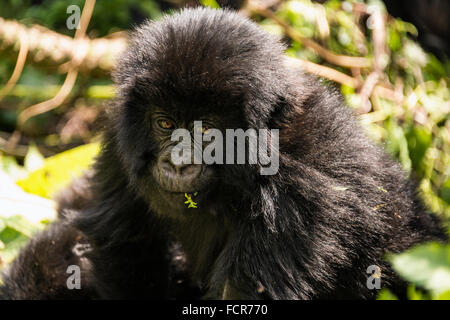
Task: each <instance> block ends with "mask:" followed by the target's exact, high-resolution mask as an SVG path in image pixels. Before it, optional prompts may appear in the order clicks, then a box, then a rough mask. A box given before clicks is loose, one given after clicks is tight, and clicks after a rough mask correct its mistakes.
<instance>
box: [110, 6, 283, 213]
mask: <svg viewBox="0 0 450 320" xmlns="http://www.w3.org/2000/svg"><path fill="white" fill-rule="evenodd" d="M283 49H284V48H283V46H282V45H281V44H280V43H279V42H278V41H277V39H275V38H274V37H272V36H270V35H268V34H267V33H265V32H264V31H262V30H261V29H260V28H259V27H258V26H257V25H256V24H254V23H253V22H250V21H248V20H246V19H242V17H240V16H239V15H238V14H236V13H233V12H223V11H216V10H210V9H194V10H193V9H191V10H184V11H183V13H181V14H180V13H179V14H175V15H174V16H170V17H165V18H164V19H162V20H161V21H159V22H149V23H147V24H144V25H143V26H141V27H140V28H138V29H137V30H136V31H135V32H134V34H133V36H132V39H131V44H130V47H129V49H128V51H127V52H126V54H125V55H124V56H123V57H122V59H121V60H120V64H119V67H118V69H117V71H116V73H115V77H114V78H115V81H116V84H117V86H118V89H119V101H118V105H117V108H116V109H115V110H114V111H112V113H113V116H114V117H117V118H116V120H115V124H116V127H115V130H117V139H118V147H119V149H120V151H121V152H120V153H121V155H122V161H123V166H124V168H126V169H127V171H128V174H129V177H130V179H131V181H132V183H131V184H132V185H135V186H137V190H138V191H139V193H140V194H141V195H142V196H143V197H145V198H146V199H148V201H149V202H150V203H151V204H152V206H153V208H155V209H156V211H157V212H158V213H162V212H167V213H169V214H173V213H174V210H175V211H176V212H178V211H180V210H181V211H183V212H184V213H183V214H189V213H192V212H193V211H194V210H187V209H188V208H187V206H186V205H185V204H184V202H185V201H186V196H185V194H189V195H192V196H193V194H194V192H195V194H196V197H195V200H196V201H197V202H198V204H199V208H201V209H206V211H208V212H213V211H214V208H211V207H212V206H214V205H215V204H217V201H208V199H209V200H211V198H212V197H228V196H230V195H229V194H228V192H227V190H228V189H229V188H231V186H233V185H234V186H236V187H239V188H240V189H243V188H242V187H243V185H242V180H245V179H247V180H248V179H250V180H252V179H253V178H250V175H249V173H250V172H252V173H254V172H258V171H257V169H256V168H249V167H248V166H245V168H246V170H247V172H246V171H243V170H241V169H242V168H227V166H218V165H205V164H179V165H175V164H174V162H173V161H172V160H171V151H172V148H173V147H174V145H176V144H177V142H174V141H171V134H172V133H173V130H174V129H180V128H183V129H187V130H189V131H190V132H192V131H193V126H194V121H202V125H203V128H202V129H201V130H202V131H203V133H204V132H205V131H206V130H208V129H210V128H214V129H218V130H221V131H222V132H223V133H224V134H223V136H225V131H224V130H225V129H235V128H242V129H243V130H244V131H245V130H247V129H248V128H254V129H261V128H268V127H269V121H270V120H271V119H272V118H273V114H274V112H275V111H279V107H280V106H281V104H282V103H286V101H284V100H283V99H285V98H286V97H287V94H286V93H287V88H288V84H289V77H287V74H288V72H286V70H285V67H284V66H283V61H282V52H283ZM192 133H193V132H192ZM240 167H243V166H240ZM230 170H231V171H233V170H241V171H242V175H238V178H239V179H238V180H239V181H237V180H235V179H229V177H230V175H229V174H230V173H229V171H230ZM234 176H236V175H234ZM248 182H250V181H247V183H248ZM236 187H234V190H233V194H239V192H238V193H236V192H237V189H235V188H236ZM249 191H250V190H248V189H247V190H246V189H243V190H242V191H241V192H249ZM219 194H220V195H219ZM222 203H223V202H222ZM195 214H198V212H195Z"/></svg>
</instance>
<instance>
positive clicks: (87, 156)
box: [17, 143, 99, 198]
mask: <svg viewBox="0 0 450 320" xmlns="http://www.w3.org/2000/svg"><path fill="white" fill-rule="evenodd" d="M98 151H99V144H98V143H92V144H87V145H83V146H80V147H77V148H74V149H71V150H68V151H65V152H62V153H60V154H57V155H55V156H52V157H50V158H47V159H45V163H44V165H43V166H42V168H40V169H38V170H36V171H34V172H32V173H31V174H30V175H29V176H28V177H27V178H25V179H23V180H20V181H18V182H17V185H19V186H20V187H21V188H22V189H23V190H25V191H26V192H29V193H32V194H36V195H39V196H42V197H46V198H50V197H51V196H52V195H54V194H55V193H56V192H58V191H59V190H60V189H61V188H64V187H65V186H67V185H68V184H69V183H70V182H71V181H72V179H73V178H76V177H79V176H80V175H82V173H83V171H84V170H86V169H87V168H89V166H90V165H91V163H92V161H93V158H94V157H95V156H96V155H97V153H98Z"/></svg>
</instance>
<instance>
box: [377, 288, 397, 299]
mask: <svg viewBox="0 0 450 320" xmlns="http://www.w3.org/2000/svg"><path fill="white" fill-rule="evenodd" d="M377 300H398V298H397V297H396V296H395V294H393V293H392V292H391V291H389V290H388V289H386V288H385V289H381V290H380V293H379V294H378V297H377Z"/></svg>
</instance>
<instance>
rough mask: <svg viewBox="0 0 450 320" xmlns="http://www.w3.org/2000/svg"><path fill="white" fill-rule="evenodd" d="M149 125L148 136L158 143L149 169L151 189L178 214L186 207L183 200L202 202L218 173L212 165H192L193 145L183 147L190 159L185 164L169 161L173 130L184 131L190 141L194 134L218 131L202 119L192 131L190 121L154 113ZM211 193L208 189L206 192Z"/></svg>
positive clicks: (171, 159)
mask: <svg viewBox="0 0 450 320" xmlns="http://www.w3.org/2000/svg"><path fill="white" fill-rule="evenodd" d="M148 117H149V122H150V123H151V133H150V135H151V136H152V137H153V139H154V140H156V141H157V143H158V152H157V155H156V157H155V161H154V163H153V164H152V165H151V166H150V171H151V177H152V178H153V180H154V181H155V182H156V184H155V186H157V187H156V188H155V189H157V190H158V193H159V194H160V196H161V197H162V198H163V200H165V202H166V203H167V204H169V206H172V207H173V208H175V209H178V210H182V209H183V208H186V207H188V205H185V201H187V197H191V199H192V198H194V197H196V199H194V200H198V199H199V198H200V199H204V198H205V196H206V195H207V193H208V188H209V187H210V186H212V185H213V184H214V182H215V181H217V180H218V179H215V178H217V177H218V174H219V173H218V172H217V170H216V168H215V167H213V166H212V165H206V164H204V163H198V164H196V163H194V161H193V160H194V159H193V155H194V148H193V146H194V142H193V141H192V140H193V139H191V140H190V141H189V142H191V144H190V145H189V146H187V148H188V149H189V150H190V153H191V155H192V156H191V157H190V159H188V160H190V161H188V162H187V163H177V162H176V161H174V159H173V157H172V152H173V149H174V147H175V146H176V145H177V144H178V141H173V139H172V138H171V137H172V134H173V132H174V130H179V129H185V130H187V132H188V134H189V136H190V137H194V130H199V131H200V133H201V134H203V133H205V132H207V131H208V130H210V128H218V127H219V125H217V124H215V123H214V121H213V120H210V119H205V118H203V120H202V123H203V124H204V125H203V126H202V127H201V128H197V127H194V121H190V120H187V119H179V118H177V117H176V116H174V115H172V114H169V113H166V112H164V111H161V110H158V111H155V112H149V115H148ZM209 189H211V188H209Z"/></svg>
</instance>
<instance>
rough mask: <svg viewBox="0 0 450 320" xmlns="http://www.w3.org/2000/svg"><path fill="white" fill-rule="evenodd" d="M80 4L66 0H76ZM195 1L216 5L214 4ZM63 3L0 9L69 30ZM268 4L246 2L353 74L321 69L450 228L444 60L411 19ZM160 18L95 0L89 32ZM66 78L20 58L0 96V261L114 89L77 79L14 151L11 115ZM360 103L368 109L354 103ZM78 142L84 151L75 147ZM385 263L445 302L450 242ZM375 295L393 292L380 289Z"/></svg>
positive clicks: (287, 36) (325, 63) (298, 52)
mask: <svg viewBox="0 0 450 320" xmlns="http://www.w3.org/2000/svg"><path fill="white" fill-rule="evenodd" d="M83 3H84V1H81V0H74V1H70V4H78V5H80V7H82V5H83ZM202 3H203V4H204V5H208V6H213V7H216V6H218V5H217V2H216V1H214V0H204V1H202ZM67 5H68V2H66V1H50V0H43V1H42V4H41V5H40V6H36V5H32V1H31V0H16V1H10V2H7V3H5V4H2V6H1V8H0V16H1V17H4V18H10V19H18V20H20V21H21V22H23V23H27V24H29V23H38V24H41V25H44V26H46V27H48V28H50V29H52V30H55V31H57V32H60V33H65V34H69V35H73V31H68V30H67V28H66V27H65V19H66V18H67V13H66V8H67ZM275 8H276V9H275V10H273V11H272V12H273V15H270V14H267V11H264V10H252V8H247V13H249V15H250V16H251V17H252V18H253V19H254V20H255V21H257V22H258V23H259V24H260V25H261V26H262V27H263V28H265V29H266V30H267V31H268V32H271V33H275V34H277V35H279V36H281V37H282V39H283V41H285V42H286V44H287V50H286V52H287V55H289V56H290V57H293V58H296V59H300V60H303V61H308V62H312V63H315V64H316V65H315V66H316V67H317V66H322V67H326V69H325V73H326V72H329V70H334V71H338V72H339V77H341V78H342V76H347V78H345V77H344V78H342V79H344V80H348V78H351V79H353V80H352V81H350V83H349V82H348V81H341V82H339V79H338V80H335V79H333V80H335V82H332V81H330V80H329V79H332V78H331V77H330V78H328V79H327V77H326V76H325V77H324V82H327V83H329V84H330V85H332V86H336V87H337V88H338V89H339V90H340V91H341V93H342V94H343V96H344V98H345V99H346V101H347V103H348V105H349V106H350V107H351V108H354V109H355V110H356V111H357V112H358V113H359V114H360V115H359V118H360V121H361V123H362V125H363V127H364V128H365V129H366V130H367V133H368V135H369V136H370V137H371V138H372V139H374V140H375V141H377V142H378V143H381V144H383V145H385V148H386V150H387V151H388V152H389V153H390V154H391V155H392V156H393V157H395V158H397V159H398V160H399V161H400V163H401V164H402V165H403V167H404V169H405V170H406V172H407V173H408V174H409V175H410V176H411V178H413V179H414V180H416V181H417V184H418V186H419V191H420V194H421V196H422V198H423V200H424V202H425V204H426V205H427V207H428V208H429V209H430V211H433V212H435V213H436V214H438V215H440V217H442V218H443V220H444V221H445V223H446V224H447V226H448V225H449V222H450V102H449V98H450V90H449V72H450V63H449V61H448V60H439V59H437V58H436V57H435V56H434V55H432V54H430V53H427V52H425V51H424V50H423V49H422V48H421V47H420V45H419V44H418V43H417V42H416V41H415V39H414V38H415V36H416V35H417V30H416V28H415V27H414V25H412V24H410V23H408V22H405V21H402V20H401V19H394V18H393V17H390V16H388V15H386V11H385V8H384V5H383V3H382V2H380V1H375V0H370V1H367V2H366V3H364V2H362V1H357V0H351V1H344V2H343V1H338V0H329V1H327V2H325V4H323V5H320V4H318V3H313V2H311V1H310V0H291V1H283V2H280V3H279V4H278V5H277V6H276V7H275ZM374 10H379V11H378V12H381V13H383V14H384V16H385V17H386V19H385V21H384V28H383V29H382V30H383V31H384V32H382V34H384V36H382V37H381V41H382V42H383V41H384V42H383V43H384V46H383V50H382V51H380V49H379V47H377V46H378V44H377V41H379V40H376V39H375V38H377V36H375V35H376V34H377V32H380V31H379V30H378V31H377V29H376V23H375V22H374V17H375V15H374V14H373V12H375V11H374ZM160 14H161V12H160V10H159V8H158V5H157V4H156V2H154V1H145V2H141V1H123V0H110V1H97V4H96V7H95V10H94V13H93V17H92V19H91V22H90V25H89V30H88V34H89V36H91V37H99V36H105V35H107V34H110V33H111V32H114V31H119V30H123V29H126V28H128V27H129V26H130V25H131V24H132V23H133V22H139V21H140V20H141V18H142V17H144V16H149V17H151V18H156V17H158V16H159V15H160ZM280 21H281V23H280ZM294 32H295V33H294ZM378 35H379V34H378ZM377 39H378V38H377ZM308 41H314V43H316V44H318V45H319V46H321V47H322V48H325V49H326V50H327V51H328V53H332V54H334V55H338V56H339V57H342V56H347V57H364V58H367V59H368V61H369V62H370V65H368V66H363V67H351V66H347V65H345V63H340V62H341V61H340V60H333V59H334V57H331V58H333V59H330V56H329V54H328V53H326V54H323V53H322V54H320V52H319V51H318V50H317V48H315V47H314V45H311V43H308ZM380 52H381V53H380ZM0 54H1V50H0ZM15 59H16V57H12V58H11V57H5V59H3V58H2V60H1V61H2V62H1V63H0V83H5V82H6V81H7V80H8V78H9V76H10V74H11V73H12V70H13V68H14V66H15ZM321 70H322V69H321ZM327 70H328V71H327ZM322 71H323V70H322ZM374 74H375V76H377V77H378V78H377V84H378V87H374V88H371V89H372V90H369V89H370V88H369V89H368V87H369V86H366V84H367V83H368V82H369V80H370V78H371V77H372V76H373V75H374ZM62 81H63V77H62V75H61V74H58V73H57V72H56V70H48V69H46V70H43V69H39V68H36V67H34V66H28V65H26V66H25V69H24V71H23V73H22V76H21V77H20V80H19V82H18V84H17V85H16V86H15V88H14V89H13V90H12V91H11V92H10V93H9V94H8V95H7V96H6V97H4V98H3V99H0V268H1V267H3V266H5V265H6V264H7V263H9V262H10V261H11V260H12V259H13V257H14V256H15V255H16V254H17V252H18V250H19V248H21V247H22V246H23V245H24V244H25V243H26V242H27V241H28V239H29V238H30V237H31V236H32V235H33V234H34V233H35V232H37V231H39V230H42V228H44V227H45V225H46V224H47V223H48V222H49V221H51V220H52V219H54V218H55V209H54V203H53V202H52V201H51V200H50V198H51V196H52V195H54V193H55V192H57V191H58V190H60V189H61V188H62V187H64V186H65V185H67V183H69V181H70V180H71V179H72V178H73V177H75V176H77V175H80V174H81V173H82V171H83V170H84V169H85V168H87V167H88V166H89V164H90V163H91V162H92V159H93V157H94V156H95V154H96V153H97V152H98V148H99V146H98V144H96V143H92V141H93V140H94V138H93V137H95V134H93V133H92V132H93V129H94V128H95V127H96V122H95V121H96V119H97V114H98V113H99V112H101V110H102V108H103V106H104V104H105V103H104V99H107V98H111V97H113V95H114V90H113V87H112V86H111V81H110V79H109V78H108V77H107V76H104V75H103V76H95V77H94V76H89V75H87V76H84V77H81V78H80V79H78V80H77V83H76V84H75V86H74V88H73V90H72V92H71V95H70V96H69V99H68V100H67V101H66V102H65V103H64V104H63V105H62V106H60V107H59V108H58V109H55V110H53V111H51V112H48V113H46V114H42V115H39V116H37V117H35V118H33V119H31V120H30V121H29V124H28V125H27V126H26V127H24V128H22V133H23V134H24V135H25V136H26V137H27V139H23V140H22V142H21V145H19V146H18V147H17V148H16V149H15V150H13V152H11V150H8V149H7V148H6V147H5V146H6V144H5V143H2V141H3V142H4V141H6V140H7V139H9V138H10V136H11V133H12V132H13V131H14V130H16V129H17V128H16V123H17V116H18V114H19V110H21V109H23V108H24V107H25V106H29V105H30V104H32V103H36V102H39V101H42V100H45V99H49V98H51V97H53V96H54V95H55V94H56V92H57V91H58V90H59V85H60V84H61V83H62ZM366 89H367V90H366ZM367 92H368V93H367ZM361 106H366V109H365V110H361ZM79 145H83V146H80V147H78V148H75V149H73V147H74V146H79ZM68 149H70V150H68ZM64 150H68V151H64ZM60 151H63V152H62V153H60ZM42 154H44V155H45V157H44V156H43V155H42ZM336 188H337V190H338V189H339V188H342V187H339V186H337V187H336ZM380 188H382V187H380ZM11 199H13V201H11ZM186 199H187V201H186V202H187V205H189V206H193V207H195V202H193V200H192V198H191V196H190V195H186ZM386 258H387V259H388V260H389V261H390V262H391V263H392V265H393V267H394V269H395V270H396V271H397V272H398V273H399V274H400V275H401V276H402V277H403V278H404V279H406V280H407V281H408V282H410V283H411V286H410V287H409V289H408V298H409V299H414V300H416V299H450V245H448V244H447V245H444V244H438V243H429V244H424V245H421V246H418V247H415V248H411V249H410V250H408V251H406V252H404V253H401V254H397V255H388V256H387V257H386ZM379 299H396V297H395V295H394V294H393V293H391V292H389V291H387V290H385V289H382V290H381V291H380V294H379Z"/></svg>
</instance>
